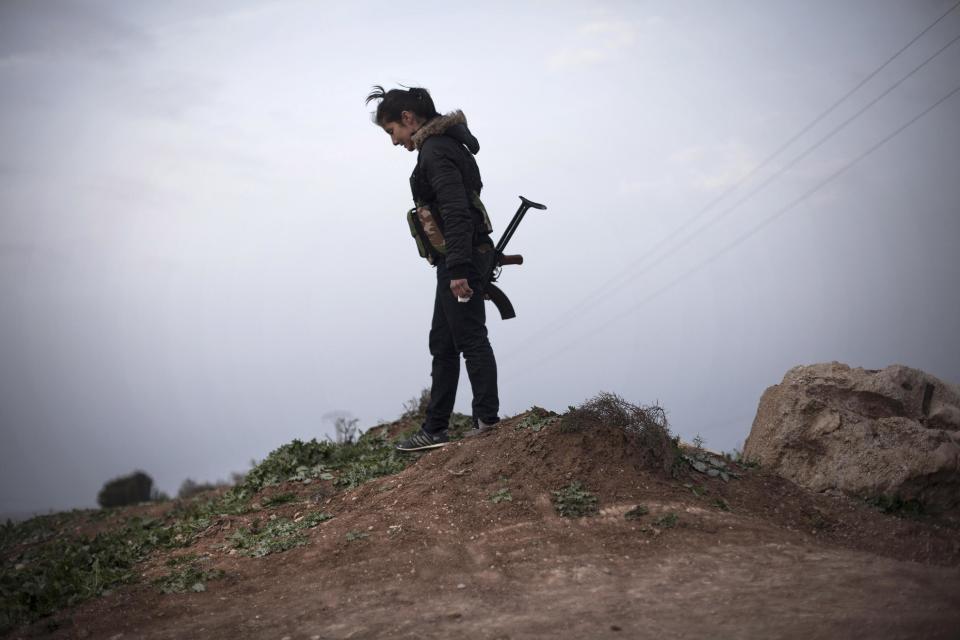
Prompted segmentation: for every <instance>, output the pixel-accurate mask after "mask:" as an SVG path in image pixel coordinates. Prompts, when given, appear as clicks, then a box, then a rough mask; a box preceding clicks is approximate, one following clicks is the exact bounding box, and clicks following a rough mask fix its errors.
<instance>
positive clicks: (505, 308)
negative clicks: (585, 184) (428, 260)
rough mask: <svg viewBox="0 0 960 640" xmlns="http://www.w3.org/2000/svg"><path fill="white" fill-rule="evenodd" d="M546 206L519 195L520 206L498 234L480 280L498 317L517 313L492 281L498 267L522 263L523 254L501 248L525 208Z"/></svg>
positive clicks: (514, 315)
mask: <svg viewBox="0 0 960 640" xmlns="http://www.w3.org/2000/svg"><path fill="white" fill-rule="evenodd" d="M546 208H547V207H546V205H542V204H538V203H536V202H533V201H532V200H527V199H526V198H524V197H523V196H520V208H519V209H517V212H516V213H515V214H513V219H511V220H510V224H508V225H507V228H506V230H505V231H504V232H503V235H502V236H500V241H499V242H497V246H496V247H494V249H493V259H492V260H491V261H490V266H489V268H487V272H486V273H484V274H483V280H482V282H483V290H484V291H485V292H486V293H485V295H486V297H487V298H488V299H489V300H490V301H492V302H493V304H495V305H496V307H497V310H498V311H499V312H500V317H501V318H503V319H504V320H509V319H510V318H516V317H517V313H516V311H514V310H513V304H511V302H510V299H509V298H507V294H505V293H504V292H503V290H501V289H500V287H498V286H496V285H495V284H493V283H494V282H496V281H497V279H498V278H499V277H500V269H501V267H503V265H505V264H523V256H521V255H504V253H503V250H504V249H506V248H507V243H508V242H510V238H512V237H513V234H514V232H516V230H517V227H518V226H520V223H521V222H522V221H523V216H524V215H526V213H527V209H546Z"/></svg>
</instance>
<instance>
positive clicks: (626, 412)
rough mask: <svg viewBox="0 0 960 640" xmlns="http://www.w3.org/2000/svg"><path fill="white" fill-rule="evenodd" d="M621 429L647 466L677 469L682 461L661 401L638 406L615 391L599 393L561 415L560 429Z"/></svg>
mask: <svg viewBox="0 0 960 640" xmlns="http://www.w3.org/2000/svg"><path fill="white" fill-rule="evenodd" d="M597 428H614V429H621V430H622V431H624V432H625V433H627V434H629V435H630V436H631V437H633V438H634V439H635V442H636V444H637V445H638V447H639V448H640V449H641V450H642V451H643V452H644V455H645V456H646V458H647V459H646V460H645V461H644V462H646V464H647V466H650V467H661V468H663V469H664V470H665V471H668V472H674V471H675V469H676V468H677V466H678V465H679V463H680V461H681V457H680V454H681V452H680V444H679V439H678V438H675V437H673V436H671V435H670V429H669V427H668V426H667V413H666V411H664V410H663V407H661V406H659V405H652V406H638V405H635V404H631V403H629V402H627V401H626V400H624V399H623V398H621V397H620V396H618V395H617V394H615V393H606V392H604V393H600V394H598V395H597V396H595V397H593V398H591V399H590V400H587V401H586V402H584V403H583V404H582V405H580V406H579V407H571V408H570V411H568V412H567V413H566V414H564V415H563V416H562V417H561V418H560V431H563V432H566V433H571V432H580V431H585V430H588V429H597Z"/></svg>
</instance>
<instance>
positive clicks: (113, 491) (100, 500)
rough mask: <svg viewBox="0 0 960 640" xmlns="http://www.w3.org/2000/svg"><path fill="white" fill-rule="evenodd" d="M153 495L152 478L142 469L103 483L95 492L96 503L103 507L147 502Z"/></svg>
mask: <svg viewBox="0 0 960 640" xmlns="http://www.w3.org/2000/svg"><path fill="white" fill-rule="evenodd" d="M154 495H155V494H154V492H153V478H151V477H150V476H148V475H147V474H146V473H144V472H143V471H134V472H133V473H131V474H130V475H127V476H121V477H119V478H114V479H113V480H110V481H109V482H107V483H106V484H104V485H103V488H102V489H100V493H98V494H97V504H99V505H100V506H101V507H103V508H108V507H122V506H124V505H128V504H139V503H141V502H149V501H150V499H151V498H153V497H154Z"/></svg>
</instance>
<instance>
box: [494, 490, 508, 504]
mask: <svg viewBox="0 0 960 640" xmlns="http://www.w3.org/2000/svg"><path fill="white" fill-rule="evenodd" d="M490 502H493V503H495V504H499V503H501V502H513V496H512V495H510V489H499V490H498V491H494V492H493V493H491V494H490Z"/></svg>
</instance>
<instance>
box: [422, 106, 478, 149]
mask: <svg viewBox="0 0 960 640" xmlns="http://www.w3.org/2000/svg"><path fill="white" fill-rule="evenodd" d="M438 135H448V136H450V137H451V138H453V139H454V140H456V141H457V142H459V143H460V144H462V145H463V146H465V147H466V148H467V149H468V150H469V151H470V153H472V154H473V155H477V153H478V152H479V151H480V142H479V141H478V140H477V139H476V138H475V137H474V135H473V134H472V133H470V129H468V128H467V117H466V116H465V115H463V111H460V110H459V109H458V110H456V111H454V112H452V113H448V114H446V115H442V116H437V117H436V118H433V119H432V120H428V121H427V122H426V123H424V125H423V126H422V127H420V128H419V129H417V132H416V133H415V134H413V144H414V146H415V147H416V148H417V150H418V151H419V150H420V149H422V148H423V143H424V142H426V141H427V139H428V138H430V137H431V136H438Z"/></svg>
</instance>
